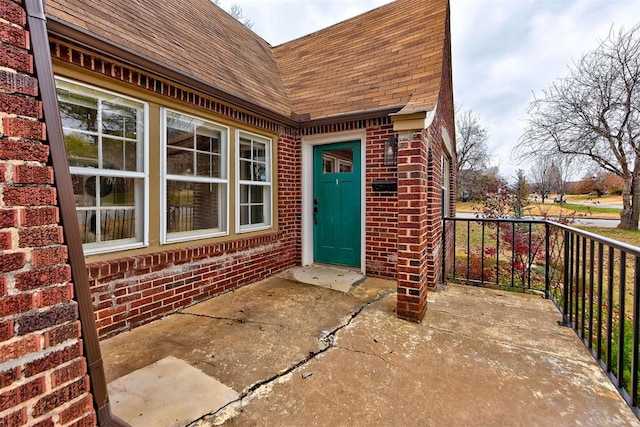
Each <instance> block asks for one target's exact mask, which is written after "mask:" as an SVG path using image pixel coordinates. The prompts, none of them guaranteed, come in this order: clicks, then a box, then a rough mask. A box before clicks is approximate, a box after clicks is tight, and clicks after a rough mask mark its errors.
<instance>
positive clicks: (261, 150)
mask: <svg viewBox="0 0 640 427" xmlns="http://www.w3.org/2000/svg"><path fill="white" fill-rule="evenodd" d="M253 160H256V161H259V162H263V163H264V162H265V161H266V160H267V149H266V144H263V143H259V142H254V143H253Z"/></svg>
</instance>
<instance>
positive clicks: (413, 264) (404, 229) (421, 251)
mask: <svg viewBox="0 0 640 427" xmlns="http://www.w3.org/2000/svg"><path fill="white" fill-rule="evenodd" d="M431 145H432V144H431V143H430V141H429V139H428V136H427V131H416V132H401V133H400V136H399V141H398V286H397V289H398V297H397V298H398V299H397V301H398V302H397V307H396V310H397V314H398V317H400V318H403V319H407V320H414V321H419V320H421V319H422V316H423V315H424V312H425V310H426V308H427V297H426V294H427V286H428V283H429V281H428V276H427V268H428V263H427V257H428V256H429V255H428V253H427V245H428V244H429V245H432V244H433V243H434V242H433V238H432V237H430V236H431V234H429V236H428V235H427V233H428V232H429V230H428V229H427V224H428V221H429V220H430V217H431V212H432V211H433V210H435V209H436V208H435V207H434V206H432V204H431V203H432V195H431V194H430V193H431V192H430V190H429V180H430V179H432V178H433V173H432V171H431V169H432V167H433V153H432V147H431ZM439 161H440V158H438V163H439ZM429 238H431V239H432V240H431V241H428V239H429Z"/></svg>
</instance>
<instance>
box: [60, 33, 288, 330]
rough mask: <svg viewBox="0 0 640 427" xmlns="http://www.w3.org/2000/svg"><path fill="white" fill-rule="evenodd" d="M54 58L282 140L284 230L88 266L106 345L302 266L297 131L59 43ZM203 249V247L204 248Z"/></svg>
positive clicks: (280, 191)
mask: <svg viewBox="0 0 640 427" xmlns="http://www.w3.org/2000/svg"><path fill="white" fill-rule="evenodd" d="M50 47H51V54H52V56H53V57H54V58H56V59H58V60H61V61H64V62H68V63H71V64H74V65H76V66H79V67H82V68H84V69H86V70H87V73H98V74H101V75H104V76H107V77H109V78H113V79H115V80H119V81H122V82H125V83H128V84H131V85H133V86H136V87H138V88H139V89H140V90H141V91H149V92H154V93H156V94H159V95H163V96H166V97H169V98H173V99H175V100H179V101H181V102H184V103H188V104H191V105H193V106H196V107H199V108H203V109H206V110H209V111H211V112H213V113H215V114H217V115H220V116H223V117H227V118H230V119H233V120H237V121H240V122H243V123H245V124H247V125H250V126H255V127H258V128H262V129H265V130H267V131H270V132H277V133H278V134H279V136H278V141H277V143H276V145H277V155H278V162H277V163H278V170H277V173H278V175H277V177H276V180H277V181H275V182H274V183H277V185H276V186H275V187H274V188H277V198H278V231H277V232H275V233H269V234H266V235H261V236H258V237H251V238H239V239H236V240H233V241H228V242H221V243H210V244H205V245H201V244H195V243H194V246H193V247H189V248H186V249H176V250H165V251H162V250H159V251H158V252H154V253H150V254H145V255H139V256H127V253H126V252H123V253H122V255H121V256H117V255H114V258H113V259H111V260H109V261H105V262H94V263H89V264H87V270H88V273H89V283H90V286H91V291H92V296H93V303H94V311H95V314H96V326H97V328H98V335H99V336H100V338H106V337H109V336H112V335H115V334H117V333H120V332H123V331H126V330H129V329H131V328H134V327H136V326H139V325H142V324H144V323H148V322H150V321H152V320H155V319H158V318H160V317H162V316H164V315H166V314H169V313H171V312H175V311H177V310H179V309H181V308H183V307H186V306H188V305H191V304H194V303H196V302H198V301H202V300H204V299H207V298H210V297H212V296H215V295H219V294H221V293H223V292H227V291H229V290H232V289H235V288H237V287H239V286H243V285H247V284H250V283H253V282H256V281H258V280H261V279H263V278H266V277H269V276H271V275H273V274H275V273H278V272H280V271H282V270H284V269H286V268H289V267H291V266H293V265H295V264H296V263H297V264H299V263H300V256H301V241H300V238H299V236H300V226H301V225H300V215H301V151H300V141H299V139H298V138H296V137H295V136H292V135H294V134H295V132H294V131H293V130H292V129H288V128H287V129H283V128H282V127H281V126H280V125H279V124H278V123H275V122H273V121H271V120H265V119H262V118H260V117H258V116H256V115H253V114H250V113H247V112H244V111H242V110H240V109H238V108H235V107H233V106H231V105H227V104H223V103H221V102H218V101H217V100H215V99H212V98H211V97H207V96H204V95H203V94H200V93H198V92H194V91H191V90H187V89H185V88H182V87H180V86H178V85H176V84H174V83H172V82H169V81H167V80H164V79H161V78H159V77H157V76H154V75H151V74H149V73H145V72H143V71H141V70H138V69H135V68H132V67H129V66H126V65H124V64H122V63H119V62H118V61H114V60H111V59H109V58H107V57H104V56H100V55H98V54H96V53H94V52H89V51H86V50H83V49H80V48H77V47H74V46H71V45H68V44H65V43H62V42H59V41H56V40H53V41H51V43H50ZM196 245H197V246H196Z"/></svg>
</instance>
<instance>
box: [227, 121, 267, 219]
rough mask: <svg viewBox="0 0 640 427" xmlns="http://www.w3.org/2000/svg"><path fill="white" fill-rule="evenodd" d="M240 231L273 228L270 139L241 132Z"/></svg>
mask: <svg viewBox="0 0 640 427" xmlns="http://www.w3.org/2000/svg"><path fill="white" fill-rule="evenodd" d="M236 151H237V153H238V154H237V163H236V165H237V166H236V171H237V172H236V173H237V176H238V185H237V187H236V188H237V197H236V200H237V206H238V209H237V214H236V215H237V217H238V232H244V231H253V230H260V229H265V228H269V227H271V197H272V190H271V180H272V176H271V140H270V139H267V138H263V137H260V136H257V135H252V134H248V133H245V132H238V137H237V146H236Z"/></svg>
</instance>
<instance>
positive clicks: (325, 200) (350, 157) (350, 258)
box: [313, 141, 361, 267]
mask: <svg viewBox="0 0 640 427" xmlns="http://www.w3.org/2000/svg"><path fill="white" fill-rule="evenodd" d="M360 194H361V193H360V142H359V141H358V142H343V143H340V144H331V145H317V146H315V147H314V148H313V222H314V226H313V227H314V230H313V242H314V248H313V249H314V252H313V253H314V261H315V262H321V263H328V264H340V265H348V266H355V267H359V266H360V253H361V250H360V244H361V243H360V229H361V223H360V222H361V214H360V212H361V208H360V204H361V201H360V199H361V197H360Z"/></svg>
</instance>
